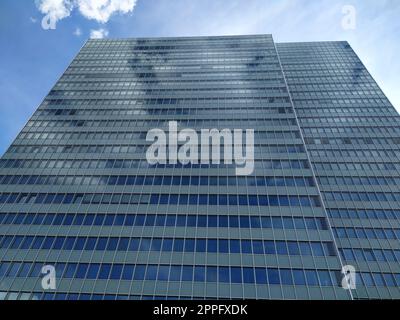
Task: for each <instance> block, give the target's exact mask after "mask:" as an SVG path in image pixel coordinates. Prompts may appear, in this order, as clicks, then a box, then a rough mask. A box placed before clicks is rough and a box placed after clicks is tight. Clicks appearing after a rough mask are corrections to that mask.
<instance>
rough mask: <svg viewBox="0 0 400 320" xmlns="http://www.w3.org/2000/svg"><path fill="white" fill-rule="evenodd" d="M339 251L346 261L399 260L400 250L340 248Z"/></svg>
mask: <svg viewBox="0 0 400 320" xmlns="http://www.w3.org/2000/svg"><path fill="white" fill-rule="evenodd" d="M339 252H340V254H341V256H342V258H343V259H344V260H346V261H358V262H360V261H365V262H367V261H379V262H400V250H390V249H386V250H382V249H355V248H353V249H351V248H348V249H347V248H343V249H342V248H341V249H339Z"/></svg>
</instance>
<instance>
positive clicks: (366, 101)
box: [289, 69, 391, 108]
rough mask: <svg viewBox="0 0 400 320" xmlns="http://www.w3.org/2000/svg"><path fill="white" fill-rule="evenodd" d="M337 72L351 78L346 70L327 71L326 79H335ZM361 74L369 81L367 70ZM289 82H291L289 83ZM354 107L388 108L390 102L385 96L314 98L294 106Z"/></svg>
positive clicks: (301, 101) (350, 74)
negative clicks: (366, 76)
mask: <svg viewBox="0 0 400 320" xmlns="http://www.w3.org/2000/svg"><path fill="white" fill-rule="evenodd" d="M338 71H339V73H348V75H349V76H350V77H352V76H353V75H352V73H351V72H349V71H348V70H330V71H329V75H328V78H329V79H332V75H334V76H335V77H337V76H338ZM361 73H364V74H365V75H368V79H370V76H369V74H368V71H367V70H365V69H364V70H362V71H361ZM315 74H316V75H318V73H316V72H315ZM312 78H313V79H315V77H312ZM289 82H291V81H289ZM355 105H359V106H361V107H378V106H380V107H385V106H390V105H391V104H390V102H389V101H388V100H387V99H386V97H385V96H382V95H381V96H379V97H362V98H357V99H354V98H351V99H340V98H333V97H332V98H330V99H319V98H315V99H312V100H307V99H303V100H298V101H296V106H299V107H310V106H318V107H319V106H321V107H325V106H328V107H338V108H340V107H347V106H348V107H349V108H351V107H352V106H355Z"/></svg>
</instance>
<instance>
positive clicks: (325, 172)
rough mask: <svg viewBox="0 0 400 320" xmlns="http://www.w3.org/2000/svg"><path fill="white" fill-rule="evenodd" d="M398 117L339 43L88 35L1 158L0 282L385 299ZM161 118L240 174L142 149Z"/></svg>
mask: <svg viewBox="0 0 400 320" xmlns="http://www.w3.org/2000/svg"><path fill="white" fill-rule="evenodd" d="M278 52H279V54H278ZM310 111H311V112H310ZM398 120H399V116H398V114H397V113H396V112H395V110H394V108H393V107H392V106H391V105H390V103H389V102H388V100H387V99H386V98H385V96H384V95H383V93H382V92H381V91H380V90H379V88H378V86H377V85H376V83H375V82H374V81H373V79H372V78H371V76H370V75H369V74H368V72H367V71H366V69H365V68H364V66H363V65H362V63H361V62H360V61H359V59H358V58H357V56H356V55H355V54H354V52H353V51H352V50H351V48H350V46H349V45H348V44H347V43H344V42H326V43H304V44H303V43H300V44H296V43H293V44H275V42H274V41H273V39H272V36H271V35H255V36H229V37H228V36H226V37H225V36H224V37H190V38H148V39H125V40H106V39H102V40H89V41H88V42H87V43H86V44H85V46H84V47H83V48H82V49H81V51H80V52H79V54H78V55H77V57H76V58H75V59H74V60H73V62H72V63H71V65H70V66H69V67H68V69H67V70H66V71H65V73H64V74H63V75H62V77H61V78H60V79H59V81H58V82H57V84H56V85H55V87H54V88H53V89H52V90H51V92H50V93H49V94H48V96H47V97H46V98H45V100H44V101H43V103H42V104H41V105H40V106H39V108H38V110H37V111H36V112H35V113H34V115H33V116H32V117H31V119H30V120H29V121H28V123H27V124H26V126H25V127H24V128H23V130H22V131H21V133H20V134H19V135H18V137H17V138H16V139H15V141H14V142H13V144H12V145H11V146H10V148H9V149H8V150H7V152H6V153H5V154H4V156H3V157H2V158H1V160H0V299H50V300H64V299H70V300H76V299H84V300H86V299H96V300H97V299H243V298H248V299H352V298H399V297H400V290H399V286H400V269H399V263H398V261H399V259H400V245H399V239H400V224H399V223H398V221H399V220H398V219H399V218H400V207H399V203H400V192H399V191H398V190H399V188H398V187H397V186H398V184H399V183H400V175H399V170H400V165H399V155H400V150H398V148H397V147H396V146H397V145H399V144H400V127H399V126H398V123H399V122H398ZM170 121H176V122H177V123H178V127H179V128H180V129H184V128H191V129H194V130H196V131H197V132H200V131H201V130H202V129H213V128H217V129H219V130H223V129H226V128H229V129H231V130H233V129H242V130H246V129H254V131H255V132H254V137H255V140H254V146H255V154H254V155H255V169H254V172H253V174H252V175H249V176H237V175H236V171H235V165H233V164H224V163H221V164H195V163H189V164H149V162H148V161H147V160H146V150H147V148H148V146H149V145H150V144H149V142H147V141H146V135H147V132H148V131H149V130H151V129H154V128H160V129H163V130H165V131H167V130H168V124H169V122H170ZM45 265H51V266H54V267H55V270H56V283H57V286H56V289H55V290H45V289H43V287H42V279H43V277H44V275H43V274H41V269H42V267H43V266H45ZM344 265H354V266H355V267H356V270H357V271H358V273H357V275H358V278H357V280H358V281H357V289H356V290H353V291H352V292H349V291H348V290H344V289H343V288H342V287H341V283H342V275H341V270H342V267H343V266H344Z"/></svg>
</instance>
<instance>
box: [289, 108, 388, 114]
mask: <svg viewBox="0 0 400 320" xmlns="http://www.w3.org/2000/svg"><path fill="white" fill-rule="evenodd" d="M296 110H297V112H298V113H299V114H310V112H312V113H314V114H316V113H317V114H318V113H328V114H337V113H349V114H350V113H354V114H358V115H360V114H367V113H378V114H381V113H382V112H383V113H393V112H395V110H394V109H393V110H392V109H389V108H388V109H387V110H382V108H380V107H375V108H368V107H365V108H340V107H335V106H332V107H330V108H310V107H308V108H304V109H301V108H296Z"/></svg>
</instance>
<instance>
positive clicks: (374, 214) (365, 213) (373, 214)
mask: <svg viewBox="0 0 400 320" xmlns="http://www.w3.org/2000/svg"><path fill="white" fill-rule="evenodd" d="M327 211H328V214H329V216H330V217H332V218H338V219H374V220H389V219H400V210H390V209H386V210H382V209H369V210H364V209H359V210H355V209H328V210H327Z"/></svg>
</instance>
